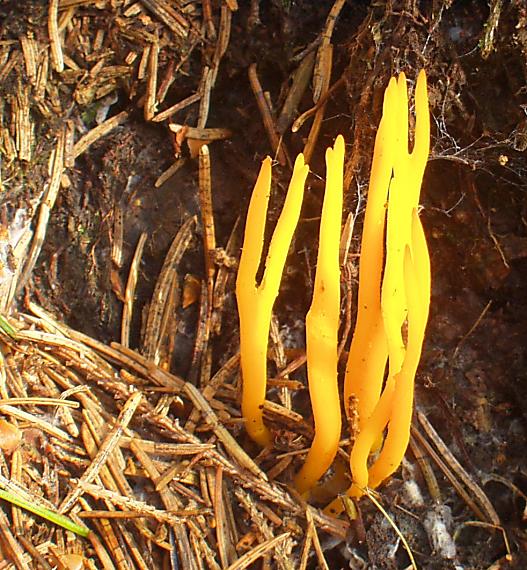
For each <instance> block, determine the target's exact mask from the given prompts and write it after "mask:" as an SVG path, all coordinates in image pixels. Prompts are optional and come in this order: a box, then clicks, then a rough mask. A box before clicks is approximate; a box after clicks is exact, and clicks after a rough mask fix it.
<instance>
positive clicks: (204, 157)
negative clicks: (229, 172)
mask: <svg viewBox="0 0 527 570" xmlns="http://www.w3.org/2000/svg"><path fill="white" fill-rule="evenodd" d="M210 174H211V173H210V153H209V147H208V146H207V145H203V146H202V147H201V148H200V149H199V204H200V210H201V223H202V226H203V251H204V253H205V273H206V275H207V301H208V317H210V313H211V312H212V297H213V289H214V274H215V266H214V252H215V251H216V232H215V229H214V212H213V207H212V182H211V176H210Z"/></svg>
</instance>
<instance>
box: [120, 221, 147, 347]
mask: <svg viewBox="0 0 527 570" xmlns="http://www.w3.org/2000/svg"><path fill="white" fill-rule="evenodd" d="M146 238H147V234H146V232H143V233H142V234H141V236H140V237H139V241H138V242H137V246H136V248H135V252H134V257H133V259H132V263H131V264H130V272H129V273H128V281H127V282H126V289H125V292H124V306H123V318H122V321H121V344H122V345H123V346H129V344H130V323H131V322H132V312H133V307H134V298H135V288H136V286H137V276H138V274H139V265H140V263H141V259H142V257H143V249H144V247H145V243H146Z"/></svg>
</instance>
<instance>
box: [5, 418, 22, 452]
mask: <svg viewBox="0 0 527 570" xmlns="http://www.w3.org/2000/svg"><path fill="white" fill-rule="evenodd" d="M21 440H22V432H21V431H20V430H19V429H18V428H17V427H16V426H15V425H14V424H12V423H10V422H8V421H6V420H0V449H2V450H3V451H5V452H6V453H12V452H13V451H15V449H17V448H18V446H19V445H20V441H21Z"/></svg>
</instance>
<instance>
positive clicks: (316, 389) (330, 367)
mask: <svg viewBox="0 0 527 570" xmlns="http://www.w3.org/2000/svg"><path fill="white" fill-rule="evenodd" d="M343 171H344V139H343V138H342V136H339V137H338V138H337V140H336V141H335V146H334V148H328V149H327V151H326V191H325V194H324V204H323V207H322V217H321V220H320V239H319V246H318V258H317V270H316V274H315V286H314V291H313V300H312V302H311V307H310V309H309V312H308V314H307V318H306V341H307V342H306V352H307V373H308V380H309V395H310V398H311V407H312V409H313V419H314V422H315V437H314V439H313V443H312V445H311V448H310V450H309V453H308V455H307V458H306V461H305V463H304V465H303V466H302V468H301V469H300V471H299V472H298V474H297V476H296V478H295V486H296V488H297V489H298V491H299V492H300V493H305V492H306V491H308V490H309V489H311V487H313V485H314V484H315V483H316V482H317V481H318V480H319V479H320V477H322V475H323V474H324V473H325V472H326V470H327V469H328V468H329V466H330V465H331V463H332V462H333V459H334V458H335V455H336V453H337V449H338V444H339V440H340V430H341V417H340V400H339V393H338V385H337V361H338V352H337V344H338V338H337V335H338V328H339V313H340V265H339V243H340V226H341V219H342V184H343V181H342V178H343Z"/></svg>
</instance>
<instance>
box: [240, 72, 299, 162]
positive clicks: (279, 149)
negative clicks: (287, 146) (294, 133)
mask: <svg viewBox="0 0 527 570" xmlns="http://www.w3.org/2000/svg"><path fill="white" fill-rule="evenodd" d="M249 82H250V84H251V89H252V90H253V94H254V97H255V99H256V104H257V105H258V109H259V111H260V115H261V116H262V120H263V124H264V128H265V131H266V133H267V138H268V139H269V143H270V145H271V149H272V150H273V152H274V153H276V157H277V160H278V162H279V163H280V164H281V165H282V166H284V165H285V164H286V162H289V160H288V159H287V157H286V153H285V150H284V148H283V146H281V144H280V143H281V141H280V137H279V136H278V129H277V128H276V126H275V121H274V118H273V115H272V114H271V110H270V109H269V105H268V103H267V100H266V99H265V96H264V93H263V89H262V85H261V83H260V79H259V78H258V73H257V71H256V63H252V64H251V65H250V66H249Z"/></svg>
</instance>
